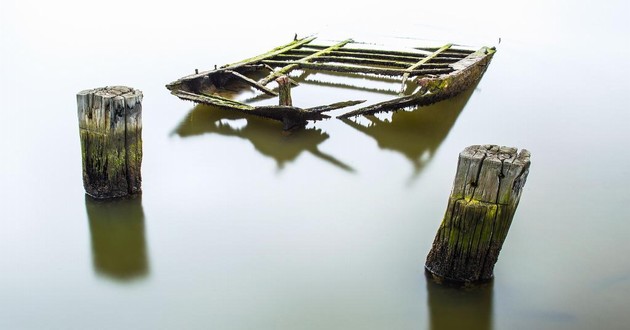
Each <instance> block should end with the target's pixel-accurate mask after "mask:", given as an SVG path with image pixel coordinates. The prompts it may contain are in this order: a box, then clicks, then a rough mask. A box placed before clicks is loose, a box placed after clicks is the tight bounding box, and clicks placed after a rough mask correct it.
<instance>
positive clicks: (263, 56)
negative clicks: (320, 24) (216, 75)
mask: <svg viewBox="0 0 630 330" xmlns="http://www.w3.org/2000/svg"><path fill="white" fill-rule="evenodd" d="M315 39H316V37H307V38H302V39H299V40H293V41H291V42H290V43H288V44H286V45H282V46H279V47H276V48H274V49H272V50H270V51H268V52H266V53H264V54H260V55H257V56H254V57H250V58H248V59H245V60H242V61H240V62H236V63H232V64H227V65H224V66H222V67H221V68H222V69H235V68H238V67H241V66H243V65H247V64H252V63H256V62H259V61H261V60H264V59H267V58H270V57H273V56H276V55H278V54H282V53H284V52H288V51H289V50H291V49H294V48H298V47H300V46H302V45H304V44H307V43H309V42H311V41H313V40H315Z"/></svg>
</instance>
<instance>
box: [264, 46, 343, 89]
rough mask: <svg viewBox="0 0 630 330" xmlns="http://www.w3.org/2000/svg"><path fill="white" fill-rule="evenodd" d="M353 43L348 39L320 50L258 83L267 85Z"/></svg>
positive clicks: (272, 73) (274, 72) (276, 71)
mask: <svg viewBox="0 0 630 330" xmlns="http://www.w3.org/2000/svg"><path fill="white" fill-rule="evenodd" d="M351 42H352V39H346V40H344V41H342V42H339V43H337V44H334V45H332V46H330V47H327V48H324V49H322V50H320V51H318V52H315V53H313V54H311V55H308V56H306V57H304V58H302V59H300V60H298V61H296V63H291V64H289V65H287V66H285V67H282V68H280V69H278V70H275V71H273V72H271V73H270V74H269V75H268V76H267V77H265V78H263V79H260V80H259V81H258V83H259V84H261V85H263V86H264V85H267V84H268V83H269V82H270V81H271V80H273V79H274V78H276V77H279V76H281V75H284V74H288V73H289V72H291V71H292V70H294V69H297V68H299V65H300V64H302V63H308V62H309V61H311V60H313V59H314V58H316V57H317V56H320V55H324V54H328V53H330V52H332V51H334V50H337V49H339V48H341V47H343V46H345V45H347V44H348V43H351ZM263 63H264V62H263Z"/></svg>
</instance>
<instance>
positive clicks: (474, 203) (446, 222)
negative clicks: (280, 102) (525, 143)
mask: <svg viewBox="0 0 630 330" xmlns="http://www.w3.org/2000/svg"><path fill="white" fill-rule="evenodd" d="M529 167H530V153H529V151H527V150H525V149H523V150H521V151H520V152H518V149H516V148H511V147H500V146H496V145H474V146H470V147H467V148H466V149H464V151H462V152H461V153H460V154H459V162H458V165H457V174H456V175H455V180H454V182H453V189H452V191H451V196H450V198H449V201H448V207H447V210H446V214H445V215H444V219H443V221H442V224H441V225H440V228H439V230H438V232H437V234H436V236H435V240H434V241H433V247H432V248H431V251H430V252H429V255H428V256H427V261H426V264H425V268H426V269H427V271H429V272H430V273H431V274H433V275H434V277H435V278H437V279H446V280H451V281H456V282H475V281H484V280H489V279H491V278H492V276H493V270H494V265H495V263H496V261H497V259H498V256H499V252H500V250H501V247H502V246H503V242H504V240H505V238H506V236H507V233H508V230H509V228H510V225H511V223H512V218H513V217H514V213H515V212H516V208H517V207H518V203H519V200H520V198H521V193H522V191H523V186H524V185H525V181H526V180H527V175H528V173H529Z"/></svg>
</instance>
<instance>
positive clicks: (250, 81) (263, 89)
mask: <svg viewBox="0 0 630 330" xmlns="http://www.w3.org/2000/svg"><path fill="white" fill-rule="evenodd" d="M225 72H227V73H231V74H232V75H233V76H235V77H236V78H239V79H241V80H242V81H244V82H245V83H247V84H248V85H250V86H252V87H254V88H256V89H258V90H259V91H261V92H263V93H265V94H269V95H272V96H278V93H276V92H274V91H272V90H271V89H269V88H267V87H265V86H263V85H261V84H259V83H258V82H256V81H255V80H253V79H250V78H248V77H247V76H244V75H242V74H240V73H238V72H236V71H232V70H225Z"/></svg>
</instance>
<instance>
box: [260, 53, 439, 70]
mask: <svg viewBox="0 0 630 330" xmlns="http://www.w3.org/2000/svg"><path fill="white" fill-rule="evenodd" d="M300 58H302V57H301V56H300V55H288V54H281V55H278V56H275V57H273V58H271V59H270V60H271V61H294V62H295V61H297V60H299V59H300ZM312 61H313V62H331V63H351V64H362V65H376V66H381V67H396V68H408V67H409V66H411V65H412V64H414V63H416V62H415V61H414V62H404V61H396V60H391V59H390V60H381V59H372V58H362V57H349V56H336V55H322V56H319V57H317V58H314V59H312ZM423 67H425V68H426V67H429V68H445V67H448V63H430V64H425V65H423Z"/></svg>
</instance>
